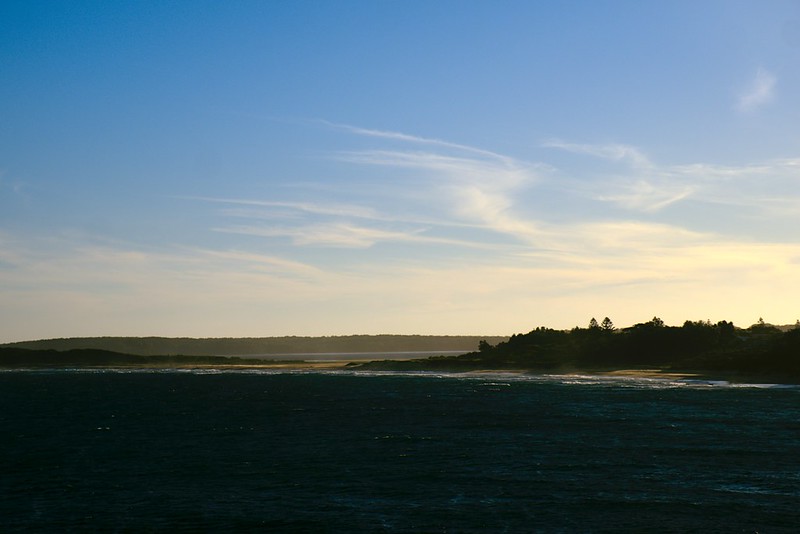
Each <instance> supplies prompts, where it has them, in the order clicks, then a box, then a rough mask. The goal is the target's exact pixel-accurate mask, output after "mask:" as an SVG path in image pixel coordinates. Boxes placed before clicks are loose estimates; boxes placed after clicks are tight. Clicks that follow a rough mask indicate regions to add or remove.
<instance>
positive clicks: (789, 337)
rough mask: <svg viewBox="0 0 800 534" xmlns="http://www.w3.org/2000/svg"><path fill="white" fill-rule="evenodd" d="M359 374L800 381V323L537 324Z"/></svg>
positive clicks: (367, 366)
mask: <svg viewBox="0 0 800 534" xmlns="http://www.w3.org/2000/svg"><path fill="white" fill-rule="evenodd" d="M350 367H352V368H356V369H386V370H447V371H470V370H485V369H496V370H526V371H534V372H548V373H564V372H590V373H591V372H605V371H613V370H619V369H657V370H660V371H669V372H678V373H694V374H699V375H703V376H707V377H718V378H726V379H733V380H746V381H752V380H759V381H762V380H763V381H769V382H776V383H800V324H798V325H797V326H795V327H789V328H787V327H781V328H778V327H776V326H773V325H769V324H767V323H764V322H763V321H762V320H759V322H758V323H756V324H754V325H752V326H750V327H749V328H737V327H736V326H734V325H733V323H731V322H728V321H720V322H718V323H711V322H710V321H686V322H685V323H684V324H683V325H682V326H680V327H674V326H667V325H665V324H664V322H663V321H662V320H661V319H659V318H658V317H654V318H653V319H651V320H650V321H647V322H645V323H639V324H635V325H633V326H631V327H628V328H621V329H618V328H615V327H614V324H613V322H612V321H611V320H610V319H609V318H605V319H604V320H603V321H602V322H601V323H598V322H597V321H596V320H594V319H592V320H591V321H590V323H589V327H588V328H577V327H576V328H573V329H572V330H554V329H551V328H546V327H539V328H536V329H534V330H531V331H530V332H528V333H527V334H516V335H513V336H511V338H510V339H509V340H508V341H504V342H500V343H497V344H491V343H489V342H488V341H480V342H479V347H478V351H476V352H470V353H467V354H463V355H460V356H442V357H431V358H427V359H424V360H408V361H375V362H369V363H363V364H356V363H354V364H351V365H350Z"/></svg>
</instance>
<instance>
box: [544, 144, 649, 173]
mask: <svg viewBox="0 0 800 534" xmlns="http://www.w3.org/2000/svg"><path fill="white" fill-rule="evenodd" d="M542 146H543V147H545V148H558V149H561V150H566V151H567V152H572V153H574V154H585V155H588V156H594V157H598V158H603V159H607V160H612V161H625V162H627V163H629V164H631V165H633V166H634V167H637V168H640V169H649V168H650V167H652V163H651V162H650V159H649V158H648V157H647V156H646V155H645V154H644V153H643V152H642V151H641V150H639V149H638V148H636V147H634V146H631V145H624V144H587V143H584V144H581V143H567V142H565V141H562V140H559V139H551V140H549V141H545V142H544V143H542Z"/></svg>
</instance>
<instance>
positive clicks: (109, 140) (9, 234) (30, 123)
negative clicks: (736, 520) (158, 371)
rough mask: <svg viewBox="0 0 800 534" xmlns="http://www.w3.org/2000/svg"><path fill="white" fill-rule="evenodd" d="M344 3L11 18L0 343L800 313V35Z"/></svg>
mask: <svg viewBox="0 0 800 534" xmlns="http://www.w3.org/2000/svg"><path fill="white" fill-rule="evenodd" d="M351 7H352V9H351V10H350V11H349V12H348V13H350V15H349V16H350V17H352V19H347V20H344V19H343V18H342V17H343V14H344V12H343V11H342V9H343V8H341V7H337V6H335V5H329V6H314V8H313V9H301V8H300V7H297V6H295V5H293V4H287V5H269V6H263V7H261V8H258V9H256V8H255V7H254V6H245V7H243V8H242V9H240V10H237V9H233V8H231V7H230V6H226V5H217V6H211V7H209V8H208V10H206V11H204V12H202V13H197V14H196V15H194V16H193V18H191V19H186V18H185V17H184V13H183V11H182V9H181V7H180V3H179V4H175V5H164V6H156V7H154V8H153V9H154V10H155V11H151V10H144V9H141V8H140V7H138V6H136V5H132V6H127V7H125V8H124V9H123V8H120V9H117V8H112V7H111V6H105V5H95V6H88V7H85V9H84V10H83V11H81V12H77V11H76V10H70V9H68V7H67V6H62V7H60V8H58V7H57V8H54V9H53V10H52V12H48V13H39V12H38V11H37V10H35V9H34V8H32V7H30V6H25V5H24V4H21V5H17V6H5V7H2V8H0V20H5V21H7V23H6V26H7V28H6V29H7V31H6V32H0V33H2V35H0V50H2V51H3V52H0V61H2V62H3V65H4V66H5V69H4V71H5V72H6V73H7V79H8V83H6V84H4V87H3V89H2V90H0V96H3V98H2V99H0V113H2V115H0V116H2V117H4V119H3V121H2V124H0V136H2V137H1V138H2V140H3V142H2V143H0V342H7V341H18V340H25V339H38V338H46V337H71V336H96V335H163V336H193V337H223V336H271V335H335V334H362V333H363V334H376V333H401V334H415V333H418V334H482V335H490V334H499V335H510V334H513V333H517V332H527V331H529V330H531V329H532V328H534V327H536V326H549V327H553V328H571V327H573V326H585V325H586V324H588V321H589V319H590V318H591V317H598V318H600V317H605V316H609V317H611V318H612V319H613V320H614V322H615V324H617V325H620V326H625V325H630V324H634V323H637V322H642V321H646V320H648V319H650V318H651V317H653V316H654V315H657V316H659V317H661V318H662V319H664V321H665V322H666V323H667V324H681V323H682V322H683V321H684V320H687V319H690V320H700V319H702V320H705V319H710V320H712V321H718V320H730V321H733V322H734V323H735V324H737V325H738V326H749V325H750V324H752V323H754V322H756V321H757V320H758V318H759V317H763V318H764V319H765V320H766V321H768V322H771V323H775V324H790V323H794V322H795V320H797V319H798V318H799V317H800V309H797V307H796V306H795V304H794V303H795V302H796V301H797V300H798V297H800V242H799V241H798V239H797V236H796V230H795V229H796V228H797V227H798V222H800V221H798V219H800V193H798V188H797V185H798V183H800V130H798V126H797V125H798V124H800V116H798V111H797V110H798V109H800V102H798V99H799V98H800V74H798V73H800V69H798V68H797V65H798V64H800V47H799V46H797V45H796V43H797V42H800V40H798V39H796V36H793V35H790V34H787V33H786V31H784V30H786V28H789V29H791V28H794V27H798V26H797V25H796V24H795V25H793V24H789V22H791V21H793V20H796V19H798V18H800V13H798V12H796V11H797V10H794V11H792V8H791V7H790V6H788V5H786V6H778V5H771V7H770V9H768V10H767V9H764V8H763V7H762V5H761V4H760V3H757V2H741V3H737V4H736V5H735V6H733V5H732V4H730V3H728V2H711V3H710V4H709V9H707V10H705V11H708V12H707V13H704V14H698V13H696V10H693V11H692V14H691V16H688V14H687V13H686V12H685V10H686V9H688V7H687V6H681V5H649V6H643V7H642V9H641V10H639V12H636V13H632V12H629V11H625V10H623V8H622V7H615V6H613V5H611V6H609V5H604V6H603V7H602V9H600V8H599V7H596V6H592V5H587V6H582V9H580V10H577V11H576V10H575V9H567V8H565V7H561V6H557V5H552V6H541V5H526V4H509V5H501V6H496V5H491V4H486V5H483V4H478V5H468V6H465V5H463V4H462V3H451V2H447V1H445V2H442V3H438V7H435V8H434V7H431V6H422V5H394V4H380V5H377V6H376V5H372V4H370V3H363V4H359V3H356V4H354V5H353V6H351ZM112 9H113V12H112ZM89 19H91V20H92V21H93V23H92V24H91V25H87V23H86V22H87V20H89ZM331 20H337V21H340V23H337V24H330V23H329V21H331ZM654 20H657V21H658V26H657V27H654V26H653V21H654ZM156 22H157V24H156ZM143 29H147V31H142V30H143ZM201 29H202V31H201ZM734 30H736V31H734ZM787 31H788V30H787ZM445 32H446V34H447V35H448V39H446V40H442V39H439V38H437V37H436V36H437V35H443V34H445ZM742 32H744V33H746V34H747V35H746V36H743V34H742ZM111 35H113V36H114V39H111V40H109V36H111ZM411 36H415V37H413V38H412V37H411ZM476 42H481V43H493V44H492V46H491V47H488V48H487V47H483V46H482V47H480V48H476V45H475V43H476ZM154 51H157V52H158V53H154ZM699 51H701V52H702V53H699ZM44 81H46V82H47V83H44Z"/></svg>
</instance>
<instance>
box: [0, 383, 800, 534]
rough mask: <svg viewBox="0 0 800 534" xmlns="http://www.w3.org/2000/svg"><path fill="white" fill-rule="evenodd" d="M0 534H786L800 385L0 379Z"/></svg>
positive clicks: (793, 515) (799, 505)
mask: <svg viewBox="0 0 800 534" xmlns="http://www.w3.org/2000/svg"><path fill="white" fill-rule="evenodd" d="M0 429H2V433H1V434H0V461H2V471H0V495H2V499H0V530H2V531H3V532H9V531H30V530H33V531H83V530H92V531H109V532H121V531H131V532H133V531H150V532H153V531H192V532H195V531H220V530H224V529H227V530H238V531H247V530H258V531H263V532H459V533H461V532H464V533H469V532H491V533H496V532H644V531H658V532H687V531H697V532H761V533H765V532H766V533H769V532H796V531H797V530H798V528H800V387H793V386H771V385H760V386H741V385H732V384H727V383H724V382H718V383H712V382H702V381H688V380H667V379H661V380H656V379H645V378H624V377H614V378H600V377H582V376H532V375H531V376H529V375H514V374H472V375H458V374H451V375H448V374H432V373H358V372H347V371H331V372H299V371H292V372H275V371H227V370H226V371H179V370H167V371H114V370H102V371H81V370H53V371H47V370H27V371H4V372H0Z"/></svg>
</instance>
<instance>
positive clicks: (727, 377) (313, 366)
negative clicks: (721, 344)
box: [0, 360, 800, 385]
mask: <svg viewBox="0 0 800 534" xmlns="http://www.w3.org/2000/svg"><path fill="white" fill-rule="evenodd" d="M407 361H413V360H407ZM364 363H365V362H364V361H363V360H318V361H308V360H306V361H285V360H284V361H276V362H274V363H272V362H259V363H240V364H236V363H220V364H213V363H207V364H206V363H197V364H174V363H167V362H163V363H154V364H151V365H142V364H139V363H137V364H130V365H125V364H119V365H13V366H9V365H2V366H0V372H3V371H47V370H53V371H55V370H60V371H64V370H76V371H78V370H98V371H101V370H119V371H124V370H128V371H159V370H161V371H170V370H174V371H193V370H199V371H203V370H205V371H215V370H216V371H267V370H275V371H348V372H352V373H354V374H355V373H358V372H359V371H368V372H388V373H400V374H402V373H420V372H422V373H431V374H442V373H445V374H452V375H456V376H457V375H472V376H475V375H493V374H506V375H538V376H542V375H547V376H587V377H607V378H642V379H655V380H699V381H708V382H728V383H734V384H783V385H800V382H798V381H787V380H786V379H785V378H784V379H782V378H781V377H776V376H768V375H758V374H755V375H744V374H734V373H724V372H720V373H708V372H703V371H699V370H681V371H676V370H672V369H668V368H666V369H660V368H652V367H651V368H643V369H636V368H624V369H561V370H551V369H522V368H513V369H503V368H499V369H498V368H485V369H468V370H467V369H425V368H422V367H420V368H419V369H370V368H361V366H362V364H364Z"/></svg>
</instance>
